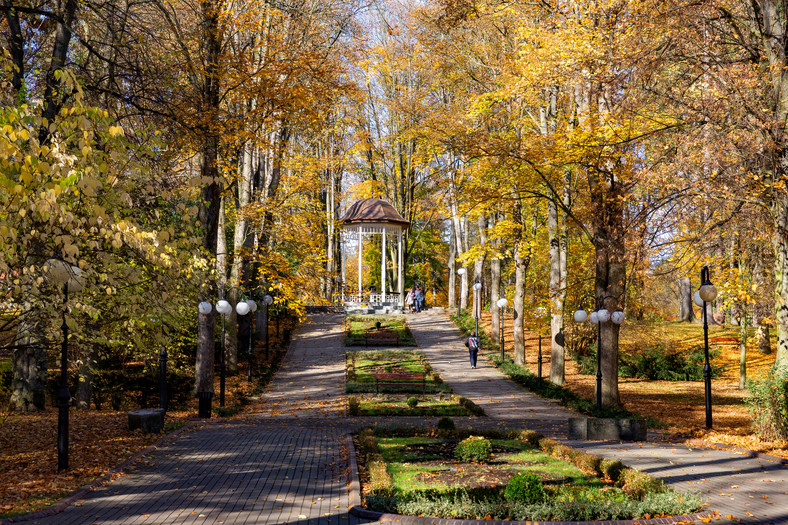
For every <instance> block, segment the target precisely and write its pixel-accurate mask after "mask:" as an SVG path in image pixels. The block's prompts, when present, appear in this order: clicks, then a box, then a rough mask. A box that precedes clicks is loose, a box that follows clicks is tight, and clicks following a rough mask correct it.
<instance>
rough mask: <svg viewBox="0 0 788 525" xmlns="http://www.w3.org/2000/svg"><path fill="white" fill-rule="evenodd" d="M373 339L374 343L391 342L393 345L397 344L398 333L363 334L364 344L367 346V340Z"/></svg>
mask: <svg viewBox="0 0 788 525" xmlns="http://www.w3.org/2000/svg"><path fill="white" fill-rule="evenodd" d="M370 341H373V342H374V343H375V344H376V345H378V344H384V343H388V344H393V345H394V346H399V334H396V333H394V334H381V333H371V334H364V344H365V345H366V346H369V342H370Z"/></svg>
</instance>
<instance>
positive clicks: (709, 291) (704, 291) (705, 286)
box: [692, 266, 717, 428]
mask: <svg viewBox="0 0 788 525" xmlns="http://www.w3.org/2000/svg"><path fill="white" fill-rule="evenodd" d="M716 298H717V289H716V288H715V287H714V285H713V284H711V281H710V280H709V267H708V266H704V267H703V269H702V270H701V271H700V288H698V290H697V291H696V292H695V294H694V295H693V296H692V300H693V302H694V303H695V304H697V305H698V306H700V307H701V308H702V309H703V313H702V315H703V358H704V361H703V385H704V390H705V399H706V428H711V364H710V363H709V322H708V311H707V310H708V309H707V306H706V303H710V302H712V301H713V300H714V299H716Z"/></svg>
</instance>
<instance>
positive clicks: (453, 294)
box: [448, 221, 457, 309]
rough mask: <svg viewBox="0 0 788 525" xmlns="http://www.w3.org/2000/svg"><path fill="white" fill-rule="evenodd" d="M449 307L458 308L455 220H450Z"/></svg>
mask: <svg viewBox="0 0 788 525" xmlns="http://www.w3.org/2000/svg"><path fill="white" fill-rule="evenodd" d="M449 222H450V227H449V276H448V283H449V286H448V288H449V290H448V294H449V297H448V299H449V308H452V309H454V308H457V280H456V276H457V244H456V243H457V241H456V240H455V238H454V236H455V233H454V221H449Z"/></svg>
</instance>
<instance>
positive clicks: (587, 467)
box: [573, 452, 602, 477]
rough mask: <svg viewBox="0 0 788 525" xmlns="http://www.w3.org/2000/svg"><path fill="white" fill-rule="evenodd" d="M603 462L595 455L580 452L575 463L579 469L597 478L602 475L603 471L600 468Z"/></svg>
mask: <svg viewBox="0 0 788 525" xmlns="http://www.w3.org/2000/svg"><path fill="white" fill-rule="evenodd" d="M601 462H602V458H600V457H599V456H594V455H593V454H588V453H585V452H579V453H578V454H577V456H576V457H575V458H574V461H573V463H574V464H575V466H576V467H577V468H579V469H580V470H582V471H583V472H585V473H586V474H591V475H592V476H597V477H599V476H601V475H602V471H601V469H600V468H599V464H600V463H601Z"/></svg>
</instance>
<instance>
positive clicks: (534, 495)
mask: <svg viewBox="0 0 788 525" xmlns="http://www.w3.org/2000/svg"><path fill="white" fill-rule="evenodd" d="M435 434H436V433H435V432H433V433H432V435H425V434H424V433H423V432H421V433H419V431H411V432H407V431H395V432H392V433H391V434H385V433H384V432H381V433H380V434H379V435H377V436H372V435H371V433H370V431H363V432H362V433H361V434H360V436H359V446H360V448H361V455H362V457H363V460H362V465H363V468H364V469H365V470H364V472H363V475H362V479H364V480H365V487H364V488H365V490H364V492H365V499H364V501H365V505H366V506H367V507H368V508H370V509H372V510H377V511H384V512H393V513H398V514H405V515H412V516H413V515H415V516H434V517H438V518H461V519H463V518H464V519H484V520H489V519H509V520H560V521H580V520H612V519H635V518H642V517H646V516H650V517H654V516H670V515H680V514H688V513H692V512H697V511H698V510H699V509H700V508H701V499H700V498H699V497H698V496H697V495H695V494H679V493H677V492H674V491H671V490H669V489H667V488H666V487H665V486H664V485H663V484H662V483H661V482H659V481H656V480H654V479H652V478H650V477H649V476H647V475H645V474H643V473H640V472H637V471H633V470H632V469H625V468H623V465H620V463H617V462H608V463H607V465H608V466H607V467H605V466H602V465H603V463H604V462H601V463H600V460H599V458H594V459H595V460H596V463H593V462H592V461H589V458H593V456H589V455H587V454H586V455H582V453H579V452H577V451H572V450H571V449H569V447H566V446H564V445H560V444H558V443H557V442H552V444H549V445H545V446H547V447H553V448H544V450H542V449H540V448H538V447H536V446H535V443H536V442H537V441H538V442H539V443H540V446H541V444H542V443H543V441H541V440H540V439H539V438H536V439H535V440H534V439H530V440H529V439H528V438H525V439H523V438H517V437H516V436H514V438H506V437H505V436H501V435H500V433H494V434H498V436H497V437H498V438H497V439H496V436H495V435H491V436H490V438H489V440H488V441H489V443H490V444H491V447H490V449H491V455H490V456H489V458H487V459H483V460H481V461H462V460H460V459H457V458H456V457H455V449H457V448H458V446H459V445H460V444H461V439H463V438H466V437H467V435H460V434H458V433H456V432H452V431H449V432H446V433H443V434H440V433H437V434H438V435H439V436H444V437H435ZM515 434H516V433H515ZM478 439H480V437H478V436H477V437H476V438H473V439H472V440H478ZM472 440H469V441H472ZM547 441H551V440H547ZM476 443H478V442H477V441H476ZM548 451H549V452H548ZM562 454H575V456H574V458H575V459H574V460H573V461H575V462H578V463H577V464H578V465H579V464H582V465H585V467H586V468H584V469H581V468H579V467H578V466H576V464H575V463H573V462H572V461H569V460H568V459H566V457H565V456H562ZM581 455H582V456H583V457H582V458H581ZM594 464H595V465H596V467H591V465H594ZM616 464H617V465H618V466H617V467H616V466H615V465H616ZM589 468H590V469H591V470H588V469H589ZM384 469H385V470H384ZM592 472H593V473H592ZM600 472H605V473H607V474H609V475H610V477H607V478H606V479H602V478H600V477H599V476H598V474H599V473H600ZM528 475H530V476H533V477H532V480H533V481H530V482H529V483H532V484H535V485H536V489H537V490H531V488H529V489H528V490H522V480H520V479H518V478H521V477H522V476H528ZM518 482H519V484H520V485H519V486H520V490H514V487H515V485H517V484H518Z"/></svg>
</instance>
